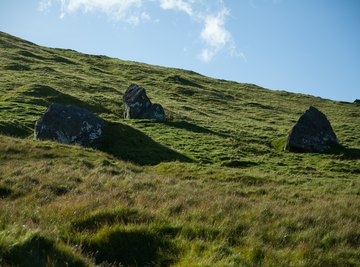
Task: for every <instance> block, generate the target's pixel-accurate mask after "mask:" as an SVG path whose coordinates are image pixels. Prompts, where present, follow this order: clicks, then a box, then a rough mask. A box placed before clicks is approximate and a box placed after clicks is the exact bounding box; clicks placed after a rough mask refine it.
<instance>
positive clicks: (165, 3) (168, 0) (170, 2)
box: [160, 0, 193, 16]
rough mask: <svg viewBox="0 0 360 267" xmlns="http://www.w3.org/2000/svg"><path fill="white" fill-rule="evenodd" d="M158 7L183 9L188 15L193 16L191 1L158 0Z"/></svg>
mask: <svg viewBox="0 0 360 267" xmlns="http://www.w3.org/2000/svg"><path fill="white" fill-rule="evenodd" d="M160 7H161V8H162V9H165V10H168V9H174V10H179V11H183V12H185V13H186V14H188V15H189V16H193V10H192V6H191V3H190V2H185V1H183V0H160Z"/></svg>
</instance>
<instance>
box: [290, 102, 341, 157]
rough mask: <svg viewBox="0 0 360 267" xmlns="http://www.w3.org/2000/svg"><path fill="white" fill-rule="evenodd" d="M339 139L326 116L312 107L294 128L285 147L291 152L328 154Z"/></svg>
mask: <svg viewBox="0 0 360 267" xmlns="http://www.w3.org/2000/svg"><path fill="white" fill-rule="evenodd" d="M331 144H338V139H337V137H336V135H335V133H334V131H333V129H332V127H331V124H330V122H329V120H328V119H327V118H326V116H325V115H324V114H323V113H322V112H320V111H319V110H317V109H316V108H315V107H310V108H309V109H308V110H307V111H306V112H305V113H304V114H303V115H301V117H300V118H299V120H298V121H297V123H296V124H295V126H294V127H293V128H292V130H291V132H290V134H289V136H288V140H287V143H286V146H285V150H287V151H291V152H326V151H328V150H330V148H331Z"/></svg>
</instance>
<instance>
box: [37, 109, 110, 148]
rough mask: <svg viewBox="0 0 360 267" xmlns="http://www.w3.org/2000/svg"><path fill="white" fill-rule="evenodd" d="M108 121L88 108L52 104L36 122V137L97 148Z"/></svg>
mask: <svg viewBox="0 0 360 267" xmlns="http://www.w3.org/2000/svg"><path fill="white" fill-rule="evenodd" d="M105 125H106V122H105V121H104V120H103V119H101V118H100V117H99V116H97V115H95V114H93V113H91V112H89V111H87V110H86V109H83V108H79V107H75V106H65V105H62V104H51V105H50V107H49V108H48V110H47V111H46V112H45V113H44V115H42V117H41V118H40V119H39V120H38V121H37V122H36V123H35V139H38V140H53V141H57V142H60V143H63V144H78V145H80V146H83V147H92V148H97V147H98V146H99V142H98V141H99V137H100V136H101V134H102V132H103V127H104V126H105Z"/></svg>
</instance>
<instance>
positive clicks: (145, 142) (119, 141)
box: [100, 122, 193, 165]
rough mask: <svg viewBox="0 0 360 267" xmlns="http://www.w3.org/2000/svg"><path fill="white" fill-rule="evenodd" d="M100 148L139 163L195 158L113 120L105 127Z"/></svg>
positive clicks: (183, 160) (188, 160) (184, 160)
mask: <svg viewBox="0 0 360 267" xmlns="http://www.w3.org/2000/svg"><path fill="white" fill-rule="evenodd" d="M100 150H101V151H104V152H106V153H109V154H111V155H113V156H115V157H117V158H120V159H122V160H126V161H131V162H134V163H136V164H139V165H156V164H159V163H160V162H169V161H181V162H192V161H193V160H192V159H190V158H188V157H186V156H184V155H182V154H180V153H178V152H176V151H174V150H172V149H170V148H168V147H166V146H164V145H161V144H159V143H157V142H155V141H154V140H153V139H151V138H150V137H149V136H147V135H146V134H144V133H143V132H141V131H139V130H137V129H134V128H132V127H130V126H128V125H125V124H121V123H114V122H111V123H109V124H108V125H107V126H105V128H104V133H103V135H102V137H101V140H100Z"/></svg>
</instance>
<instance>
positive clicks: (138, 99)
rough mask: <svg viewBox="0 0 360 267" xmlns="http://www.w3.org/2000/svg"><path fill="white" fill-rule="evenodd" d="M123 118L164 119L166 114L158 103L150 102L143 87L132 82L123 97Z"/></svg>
mask: <svg viewBox="0 0 360 267" xmlns="http://www.w3.org/2000/svg"><path fill="white" fill-rule="evenodd" d="M123 100H124V105H125V112H124V118H125V119H154V120H158V121H165V120H166V116H165V112H164V109H163V107H162V106H161V105H160V104H152V103H151V101H150V99H149V98H148V97H147V95H146V91H145V89H144V88H143V87H141V86H138V85H136V84H132V85H130V86H129V88H128V89H127V90H126V92H125V94H124V97H123Z"/></svg>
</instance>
